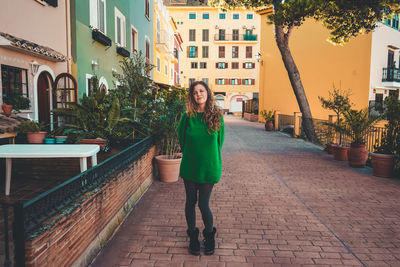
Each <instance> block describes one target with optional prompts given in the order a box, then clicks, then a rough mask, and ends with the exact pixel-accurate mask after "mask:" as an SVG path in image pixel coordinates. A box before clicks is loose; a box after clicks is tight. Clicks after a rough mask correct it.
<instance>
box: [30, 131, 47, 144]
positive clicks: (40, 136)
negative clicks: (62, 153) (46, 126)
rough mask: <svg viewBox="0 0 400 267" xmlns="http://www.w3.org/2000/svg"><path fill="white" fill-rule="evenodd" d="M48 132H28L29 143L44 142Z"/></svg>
mask: <svg viewBox="0 0 400 267" xmlns="http://www.w3.org/2000/svg"><path fill="white" fill-rule="evenodd" d="M46 134H47V132H28V133H26V137H27V139H28V143H29V144H42V143H43V140H44V138H45V137H46Z"/></svg>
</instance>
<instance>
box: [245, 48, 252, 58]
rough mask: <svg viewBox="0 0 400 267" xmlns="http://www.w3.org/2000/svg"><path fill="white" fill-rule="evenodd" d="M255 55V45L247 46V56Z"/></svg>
mask: <svg viewBox="0 0 400 267" xmlns="http://www.w3.org/2000/svg"><path fill="white" fill-rule="evenodd" d="M252 55H253V47H252V46H246V58H251V57H252Z"/></svg>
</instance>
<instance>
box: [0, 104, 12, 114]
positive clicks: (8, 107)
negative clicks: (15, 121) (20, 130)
mask: <svg viewBox="0 0 400 267" xmlns="http://www.w3.org/2000/svg"><path fill="white" fill-rule="evenodd" d="M1 107H2V108H3V112H4V114H7V115H11V112H12V108H13V106H12V105H7V104H3V105H1Z"/></svg>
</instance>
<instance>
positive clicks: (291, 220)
mask: <svg viewBox="0 0 400 267" xmlns="http://www.w3.org/2000/svg"><path fill="white" fill-rule="evenodd" d="M225 121H226V126H227V127H226V141H225V144H224V148H223V164H222V168H223V169H222V172H223V174H222V178H221V182H220V183H219V184H217V185H216V187H215V189H214V192H213V194H212V197H211V209H212V211H213V214H214V221H215V226H216V228H217V236H216V247H217V249H216V251H215V255H213V256H205V255H203V254H201V255H200V256H192V255H189V254H188V252H187V245H188V238H187V237H186V222H185V217H184V202H185V196H184V187H183V183H182V181H179V182H178V183H174V184H164V183H161V182H159V181H156V182H155V183H154V184H153V185H152V186H151V187H150V189H149V191H148V192H147V193H146V194H145V195H144V197H143V198H142V199H141V201H140V202H139V204H138V205H137V206H136V207H135V209H134V210H133V211H132V213H131V214H130V215H129V216H128V218H127V219H126V220H125V222H124V223H123V224H122V225H121V227H120V228H119V230H118V231H117V233H116V234H115V235H114V237H113V239H112V240H111V241H110V242H109V243H107V245H106V246H105V248H104V249H103V251H102V252H101V253H100V255H99V256H98V257H97V258H96V260H95V262H94V263H93V264H92V265H93V266H107V267H108V266H208V267H212V266H225V267H234V266H240V267H242V266H243V267H246V266H253V267H257V266H311V265H312V266H400V227H399V226H400V208H399V203H398V202H399V196H400V181H399V180H397V179H384V178H377V177H374V176H372V175H371V170H370V169H369V168H363V169H353V168H350V167H348V166H347V163H345V162H338V161H334V160H333V159H332V156H330V155H328V154H326V153H325V152H323V151H322V149H321V148H320V147H317V146H315V145H313V144H310V143H308V142H305V141H303V140H298V139H292V138H289V137H288V136H286V135H284V134H282V133H277V132H265V131H264V130H263V124H260V123H251V122H247V121H243V120H241V119H239V118H234V117H230V116H228V117H226V119H225ZM197 225H198V226H199V228H200V229H203V224H202V222H201V216H200V213H199V211H198V210H197Z"/></svg>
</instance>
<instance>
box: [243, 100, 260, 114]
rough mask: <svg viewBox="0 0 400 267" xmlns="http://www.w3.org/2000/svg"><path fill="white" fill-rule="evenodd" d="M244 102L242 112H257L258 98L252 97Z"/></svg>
mask: <svg viewBox="0 0 400 267" xmlns="http://www.w3.org/2000/svg"><path fill="white" fill-rule="evenodd" d="M243 103H244V109H243V110H244V112H246V113H252V114H258V99H257V98H253V99H249V100H245V101H243Z"/></svg>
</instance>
